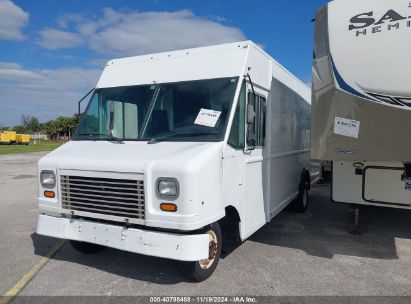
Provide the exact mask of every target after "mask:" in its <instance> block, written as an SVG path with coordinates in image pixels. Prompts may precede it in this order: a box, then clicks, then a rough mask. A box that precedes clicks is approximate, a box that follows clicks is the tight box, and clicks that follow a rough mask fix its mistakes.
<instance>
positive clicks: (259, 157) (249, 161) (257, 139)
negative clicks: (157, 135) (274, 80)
mask: <svg viewBox="0 0 411 304" xmlns="http://www.w3.org/2000/svg"><path fill="white" fill-rule="evenodd" d="M249 86H250V85H249ZM265 141H266V97H265V96H264V95H263V94H258V93H257V94H254V92H253V90H252V89H251V86H250V87H249V88H248V93H247V107H246V140H245V149H244V190H245V191H244V192H245V193H244V198H245V199H244V200H243V210H244V221H243V227H242V229H243V232H244V235H245V236H246V237H248V236H250V235H251V234H252V233H254V232H255V231H257V230H258V229H259V228H260V227H261V226H263V225H264V224H265V223H266V222H267V221H269V213H270V211H269V205H267V204H265V202H268V199H267V198H266V197H265V196H266V195H265V193H268V192H269V191H267V190H268V189H265V186H264V185H267V183H265V182H266V181H267V174H268V172H266V170H265V169H264V168H265V166H264V154H263V153H264V151H263V150H264V147H265Z"/></svg>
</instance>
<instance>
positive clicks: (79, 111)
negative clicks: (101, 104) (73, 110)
mask: <svg viewBox="0 0 411 304" xmlns="http://www.w3.org/2000/svg"><path fill="white" fill-rule="evenodd" d="M95 89H96V88H93V89H91V90H90V91H88V93H87V94H86V95H84V96H83V98H81V99H80V100H79V102H78V115H79V117H80V115H81V109H80V106H81V102H82V101H83V100H84V99H86V98H87V96H89V95H90V94H91V93H92V92H94V90H95Z"/></svg>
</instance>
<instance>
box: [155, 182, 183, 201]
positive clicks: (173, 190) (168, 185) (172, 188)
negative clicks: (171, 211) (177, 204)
mask: <svg viewBox="0 0 411 304" xmlns="http://www.w3.org/2000/svg"><path fill="white" fill-rule="evenodd" d="M179 192H180V185H179V184H178V181H177V179H175V178H162V177H161V178H159V179H158V180H157V194H158V196H159V197H161V198H168V199H176V198H177V197H178V195H179Z"/></svg>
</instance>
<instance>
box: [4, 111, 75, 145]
mask: <svg viewBox="0 0 411 304" xmlns="http://www.w3.org/2000/svg"><path fill="white" fill-rule="evenodd" d="M78 123H79V116H78V114H74V115H73V116H71V117H66V116H59V117H57V118H56V119H54V120H49V121H47V122H44V123H41V122H40V121H39V120H38V119H37V117H35V116H31V115H22V116H21V124H19V125H16V126H14V127H11V128H7V127H0V130H12V131H16V132H17V133H19V134H35V133H42V134H46V135H47V137H48V138H49V139H52V140H67V139H70V138H71V137H72V135H73V133H74V132H75V130H76V128H77V125H78Z"/></svg>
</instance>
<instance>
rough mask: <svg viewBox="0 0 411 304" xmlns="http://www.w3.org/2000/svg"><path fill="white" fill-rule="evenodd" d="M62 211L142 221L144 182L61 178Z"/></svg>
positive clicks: (62, 176) (79, 177) (78, 177)
mask: <svg viewBox="0 0 411 304" xmlns="http://www.w3.org/2000/svg"><path fill="white" fill-rule="evenodd" d="M60 185H61V200H62V207H63V209H67V210H69V211H81V212H88V213H97V214H104V215H109V216H118V217H121V218H122V219H124V218H130V219H144V216H145V214H144V182H143V181H140V180H131V179H112V178H97V177H84V176H69V175H61V176H60Z"/></svg>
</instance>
